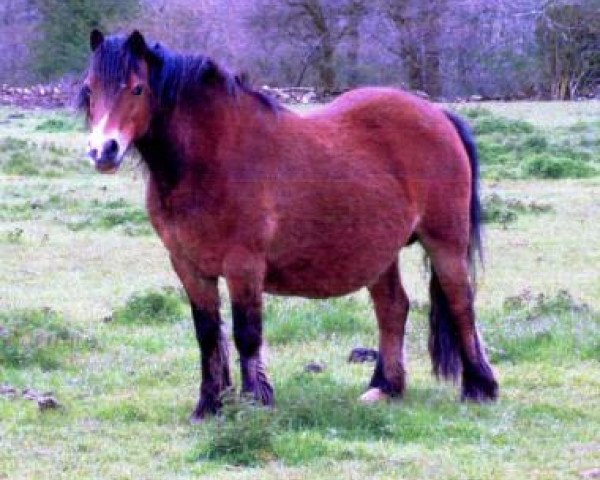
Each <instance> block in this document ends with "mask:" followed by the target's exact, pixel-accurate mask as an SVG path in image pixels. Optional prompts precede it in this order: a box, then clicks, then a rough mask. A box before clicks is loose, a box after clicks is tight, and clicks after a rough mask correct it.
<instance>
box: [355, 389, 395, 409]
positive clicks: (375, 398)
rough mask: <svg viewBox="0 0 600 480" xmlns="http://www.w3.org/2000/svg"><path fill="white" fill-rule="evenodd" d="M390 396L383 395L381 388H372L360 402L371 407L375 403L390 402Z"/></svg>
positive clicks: (362, 396) (363, 395)
mask: <svg viewBox="0 0 600 480" xmlns="http://www.w3.org/2000/svg"><path fill="white" fill-rule="evenodd" d="M389 398H390V396H389V395H388V394H387V393H383V392H382V391H381V389H380V388H370V389H369V390H367V391H366V392H365V393H363V394H362V395H361V396H360V397H359V399H358V400H359V401H360V402H361V403H364V404H365V405H371V404H373V403H378V402H382V401H383V400H388V399H389Z"/></svg>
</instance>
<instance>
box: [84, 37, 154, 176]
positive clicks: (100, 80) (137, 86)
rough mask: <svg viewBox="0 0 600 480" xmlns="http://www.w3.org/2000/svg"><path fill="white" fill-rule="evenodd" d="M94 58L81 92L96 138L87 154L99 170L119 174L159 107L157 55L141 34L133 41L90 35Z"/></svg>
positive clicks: (89, 142) (89, 143)
mask: <svg viewBox="0 0 600 480" xmlns="http://www.w3.org/2000/svg"><path fill="white" fill-rule="evenodd" d="M90 47H91V49H92V58H91V62H90V66H89V69H88V72H87V76H86V78H85V80H84V83H83V87H82V89H81V92H80V96H79V97H80V98H79V103H80V106H81V108H82V109H83V110H84V111H85V113H86V115H87V119H88V123H89V125H90V129H91V134H90V137H89V141H88V155H89V157H90V158H91V159H92V161H93V162H94V164H95V166H96V169H97V170H98V171H100V172H103V173H113V172H115V171H116V170H117V169H118V168H119V166H120V165H121V162H122V160H123V156H124V155H125V153H126V152H127V150H128V149H129V148H130V146H131V145H132V144H133V143H134V142H135V141H136V140H138V139H140V138H141V137H143V136H144V135H145V134H146V133H147V131H148V129H149V128H150V123H151V120H152V116H153V111H154V108H155V105H156V99H155V98H154V94H153V92H152V90H151V88H150V80H149V78H150V69H151V68H152V61H153V56H152V52H151V50H150V49H149V48H148V46H147V44H146V41H145V40H144V37H143V36H142V34H141V33H140V32H138V31H137V30H136V31H134V32H133V33H132V34H131V35H129V36H128V37H120V36H115V37H109V38H105V37H104V35H102V33H100V32H99V31H98V30H94V31H93V32H92V33H91V35H90Z"/></svg>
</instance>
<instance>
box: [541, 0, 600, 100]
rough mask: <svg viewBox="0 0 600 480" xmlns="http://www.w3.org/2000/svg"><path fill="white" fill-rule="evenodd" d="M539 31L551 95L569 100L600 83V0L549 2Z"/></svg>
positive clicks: (542, 57)
mask: <svg viewBox="0 0 600 480" xmlns="http://www.w3.org/2000/svg"><path fill="white" fill-rule="evenodd" d="M536 34H537V37H538V42H539V46H540V53H541V55H540V57H541V61H542V66H543V69H544V72H545V74H546V78H547V82H548V84H549V85H548V87H547V89H548V90H549V93H550V96H551V97H552V98H554V99H558V100H569V99H572V98H575V97H576V96H577V95H578V94H579V93H580V92H581V90H582V89H585V88H586V87H588V88H592V87H594V86H597V85H598V84H599V83H600V0H589V1H556V0H553V1H550V2H548V4H547V5H546V7H545V8H544V10H543V12H542V15H541V16H540V18H539V20H538V25H537V30H536Z"/></svg>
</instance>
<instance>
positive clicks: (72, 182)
mask: <svg viewBox="0 0 600 480" xmlns="http://www.w3.org/2000/svg"><path fill="white" fill-rule="evenodd" d="M485 108H486V109H487V110H489V112H491V113H483V114H482V118H484V119H487V120H486V122H487V123H484V124H483V127H480V128H483V129H484V130H483V131H482V132H481V135H480V137H482V138H481V139H482V140H483V143H484V144H485V143H486V142H487V144H488V146H489V145H491V146H492V149H493V148H496V149H498V152H499V153H498V155H502V154H505V155H507V159H506V160H502V161H498V160H497V159H496V160H494V158H495V157H491V160H492V161H491V162H490V159H488V160H485V161H487V162H488V163H487V164H486V165H484V171H485V169H487V171H486V172H485V175H486V177H487V180H485V181H484V183H483V197H484V205H485V207H486V212H487V215H489V217H488V218H486V220H487V224H486V232H485V239H486V241H485V244H486V268H485V271H483V272H480V274H479V279H480V284H479V288H478V294H477V304H476V307H477V312H478V315H479V325H480V327H481V330H482V332H483V335H484V338H485V340H486V343H487V345H488V346H489V355H490V357H491V359H492V361H493V364H494V368H495V369H496V371H497V373H498V376H499V378H500V382H501V397H500V400H499V401H498V403H496V404H493V405H469V404H462V403H460V402H459V401H458V396H459V393H458V389H457V388H456V387H455V386H453V385H448V384H445V383H437V382H436V381H435V380H434V379H433V378H432V377H431V374H430V370H431V366H430V362H429V358H428V354H427V318H426V316H427V309H426V308H420V306H423V305H426V303H427V278H426V275H425V274H424V272H423V268H422V252H421V250H420V248H419V247H411V248H409V249H406V250H405V251H403V252H402V255H401V264H402V275H403V282H404V284H405V287H406V289H407V290H408V293H409V296H410V298H411V300H413V301H414V305H416V307H415V308H413V309H412V310H411V313H410V317H409V323H408V331H407V343H408V345H407V367H408V372H409V378H408V389H407V392H406V396H405V398H404V399H403V400H402V401H397V402H392V403H389V404H383V405H377V406H374V407H366V406H363V405H361V404H359V403H358V402H357V398H358V396H359V395H360V394H361V393H362V392H363V391H364V389H365V388H366V385H367V383H368V380H369V378H370V376H371V374H372V369H373V365H372V364H350V363H348V362H347V358H348V354H349V353H350V351H351V350H352V349H353V348H355V347H358V346H362V347H369V348H372V347H375V346H376V344H377V333H376V326H375V320H374V315H373V312H372V309H371V306H370V304H369V299H368V295H367V294H366V292H364V291H361V292H358V293H356V294H354V295H351V296H348V297H345V298H341V299H334V300H328V301H308V300H302V299H292V298H279V297H270V296H267V297H266V298H265V302H266V310H265V313H266V315H265V334H266V338H267V339H268V343H269V345H268V347H267V352H266V353H267V358H268V360H269V373H270V375H271V378H272V380H273V383H274V387H275V395H276V408H275V409H274V410H272V411H265V410H262V409H257V408H255V407H253V406H251V405H248V404H246V403H243V402H240V401H238V399H237V397H235V396H234V397H233V398H229V399H228V403H227V408H226V409H225V412H224V416H223V418H220V419H213V420H211V421H209V422H206V423H205V424H203V425H200V426H192V425H190V424H189V423H188V421H187V418H188V416H189V414H190V413H191V411H192V409H193V407H194V404H195V401H196V399H197V393H198V380H199V372H198V349H197V346H196V341H195V338H194V332H193V327H192V322H191V321H190V319H189V309H188V307H187V306H186V305H185V302H184V301H183V300H182V295H181V293H180V286H179V282H178V280H177V278H176V277H175V275H174V274H173V272H172V269H171V266H170V262H169V259H168V255H167V253H166V251H165V249H164V247H163V246H162V245H161V243H160V241H159V240H158V239H157V238H156V237H155V236H154V235H145V234H139V233H142V232H143V233H148V232H149V226H148V223H147V219H146V217H145V214H144V213H143V212H144V207H143V202H144V198H143V197H144V183H143V179H142V176H141V175H139V174H138V173H136V171H135V170H134V171H132V169H125V171H123V172H120V173H119V174H118V175H116V176H101V175H97V174H95V173H94V172H93V171H92V169H91V167H88V166H87V165H86V164H85V163H84V162H83V161H82V160H80V159H81V158H82V157H83V155H82V154H81V153H79V152H82V151H83V150H84V146H85V135H84V134H83V133H81V132H80V131H79V130H78V129H77V128H76V127H75V126H69V125H70V124H69V123H68V122H66V123H64V124H62V123H61V124H60V125H59V124H58V123H56V122H54V121H53V119H56V118H61V119H62V118H65V115H64V114H63V113H44V112H29V111H27V112H24V117H23V118H13V119H11V120H10V122H9V123H7V124H2V125H1V126H0V139H6V138H9V139H11V140H9V141H8V145H7V146H6V152H9V156H10V155H12V154H14V153H17V154H18V153H20V152H25V153H27V154H28V155H29V153H31V151H33V152H37V150H40V149H42V150H44V151H42V153H41V155H42V156H44V155H51V153H49V151H46V150H47V149H46V148H45V147H44V148H42V146H49V145H55V146H56V149H57V151H60V152H63V153H61V154H60V155H59V154H57V155H59V156H60V158H61V160H60V161H61V162H64V164H65V165H67V167H66V168H65V169H64V170H61V171H60V172H58V174H57V175H55V176H49V175H47V174H46V173H45V170H44V169H45V167H43V166H40V165H39V162H37V161H36V162H34V163H32V166H33V167H34V168H35V169H36V170H38V173H35V174H33V173H32V174H18V173H11V174H8V173H6V172H4V171H3V173H0V255H1V258H2V268H0V328H1V330H0V386H1V385H11V386H13V387H15V388H16V389H17V392H21V391H22V390H23V389H26V388H34V389H35V390H37V391H40V392H46V391H52V392H53V393H54V395H55V397H56V399H57V400H58V401H59V402H60V403H61V405H62V408H60V409H57V410H55V411H54V410H48V411H40V410H39V408H38V406H37V404H36V402H32V401H28V400H26V399H25V398H23V396H22V395H21V394H20V393H18V394H17V395H14V396H9V395H2V394H0V478H10V479H11V480H12V479H17V480H18V479H27V480H29V479H38V478H39V479H45V478H57V479H60V478H64V479H69V480H71V479H84V478H85V479H87V478H110V479H120V478H123V479H126V478H127V479H128V478H157V479H158V478H174V479H187V478H210V479H227V480H230V479H256V478H260V479H281V478H290V479H302V478H314V479H317V480H320V479H331V478H365V479H366V478H386V479H387V478H410V479H421V478H423V479H425V478H448V479H476V480H480V479H483V480H486V479H489V480H491V479H494V480H496V479H511V480H512V479H515V478H534V479H579V478H582V477H581V475H580V472H583V471H585V470H589V469H592V468H597V467H599V466H600V449H599V448H598V425H599V424H600V375H599V372H600V370H599V369H600V366H599V365H600V364H599V362H600V357H599V353H598V352H600V318H599V312H600V276H599V275H598V265H600V244H599V243H598V238H600V225H599V223H598V218H599V215H600V181H599V180H598V178H594V177H592V178H585V179H552V178H549V179H547V178H539V177H541V176H545V177H548V176H552V175H541V174H539V173H536V174H535V175H533V177H532V174H530V173H527V172H526V171H525V170H524V169H525V165H527V162H526V160H527V159H531V158H535V155H546V154H547V153H548V152H549V151H552V152H554V151H555V150H554V149H559V150H560V151H563V150H568V151H569V152H570V153H568V154H565V155H558V157H562V158H579V159H580V160H581V162H583V163H585V164H586V165H590V166H591V167H593V168H596V164H597V161H598V159H597V152H598V144H597V143H596V142H597V138H598V132H599V131H600V106H599V105H598V104H597V102H596V103H594V102H590V103H583V102H578V103H573V104H549V103H540V104H531V103H518V104H501V103H498V104H494V103H491V104H488V105H485ZM540 112H541V113H540ZM10 113H14V111H13V110H8V109H4V108H0V119H6V118H8V116H9V114H10ZM498 119H500V120H498ZM513 120H514V121H516V123H515V122H513ZM554 122H557V123H554ZM59 123H60V122H59ZM475 123H476V121H475ZM486 129H487V130H486ZM484 132H485V133H484ZM0 142H1V140H0ZM61 149H64V151H63V150H61ZM561 149H562V150H561ZM484 150H485V147H484ZM67 152H68V153H67ZM518 152H525V153H526V155H525V156H523V157H521V156H517V153H518ZM4 153H5V152H0V163H2V162H5V161H6V159H7V158H9V157H7V156H6V155H4ZM519 154H520V153H519ZM552 158H554V157H552ZM494 161H495V162H496V163H494ZM577 161H579V160H577ZM561 163H562V161H561ZM2 165H4V163H2ZM69 165H79V166H78V167H77V168H72V167H71V166H69ZM2 168H4V167H0V169H2ZM536 168H537V167H536ZM494 169H495V170H494ZM503 172H506V173H507V174H508V175H505V174H504V173H503ZM22 173H23V172H22ZM24 173H26V172H24ZM507 176H508V177H511V178H513V177H514V179H507V178H506V177H507ZM559 176H562V174H561V175H559ZM494 178H495V179H494ZM128 227H129V228H131V229H133V230H132V231H130V230H129V229H128ZM132 232H133V234H132ZM223 287H224V285H221V288H222V293H223V302H222V303H223V310H222V313H223V318H224V320H225V323H226V326H227V329H228V330H229V331H231V317H230V311H229V309H228V308H227V301H226V300H227V298H226V295H225V289H224V288H223ZM230 349H231V352H232V358H231V362H230V365H231V368H232V372H234V377H235V383H236V385H238V386H239V374H238V372H237V370H238V363H237V362H236V355H235V354H234V353H233V352H235V348H234V345H233V343H231V344H230ZM310 362H318V363H319V364H322V365H324V367H325V369H324V371H323V372H321V373H308V372H305V369H304V367H305V365H307V364H308V363H310Z"/></svg>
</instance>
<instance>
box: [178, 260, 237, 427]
mask: <svg viewBox="0 0 600 480" xmlns="http://www.w3.org/2000/svg"><path fill="white" fill-rule="evenodd" d="M171 261H172V263H173V267H174V268H175V271H176V272H177V274H178V276H179V278H180V279H181V281H182V283H183V286H184V288H185V290H186V292H187V295H188V297H189V299H190V304H191V307H192V317H193V320H194V327H195V330H196V339H197V340H198V345H199V347H200V353H201V368H202V382H201V384H200V398H199V400H198V403H197V405H196V408H195V409H194V412H193V413H192V416H191V418H190V420H191V421H192V422H193V423H197V422H200V421H202V419H203V418H204V417H205V416H206V415H209V414H215V413H217V412H218V411H219V409H220V408H221V404H222V396H223V393H224V392H225V391H226V390H227V389H228V388H229V387H230V386H231V378H230V375H229V359H228V351H227V350H228V349H227V338H226V336H225V334H224V332H223V324H222V321H221V316H220V314H219V291H218V286H217V278H205V277H201V276H198V275H196V274H195V272H193V271H192V270H191V269H190V267H188V266H186V265H185V264H183V263H182V262H179V261H177V260H176V259H171Z"/></svg>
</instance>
